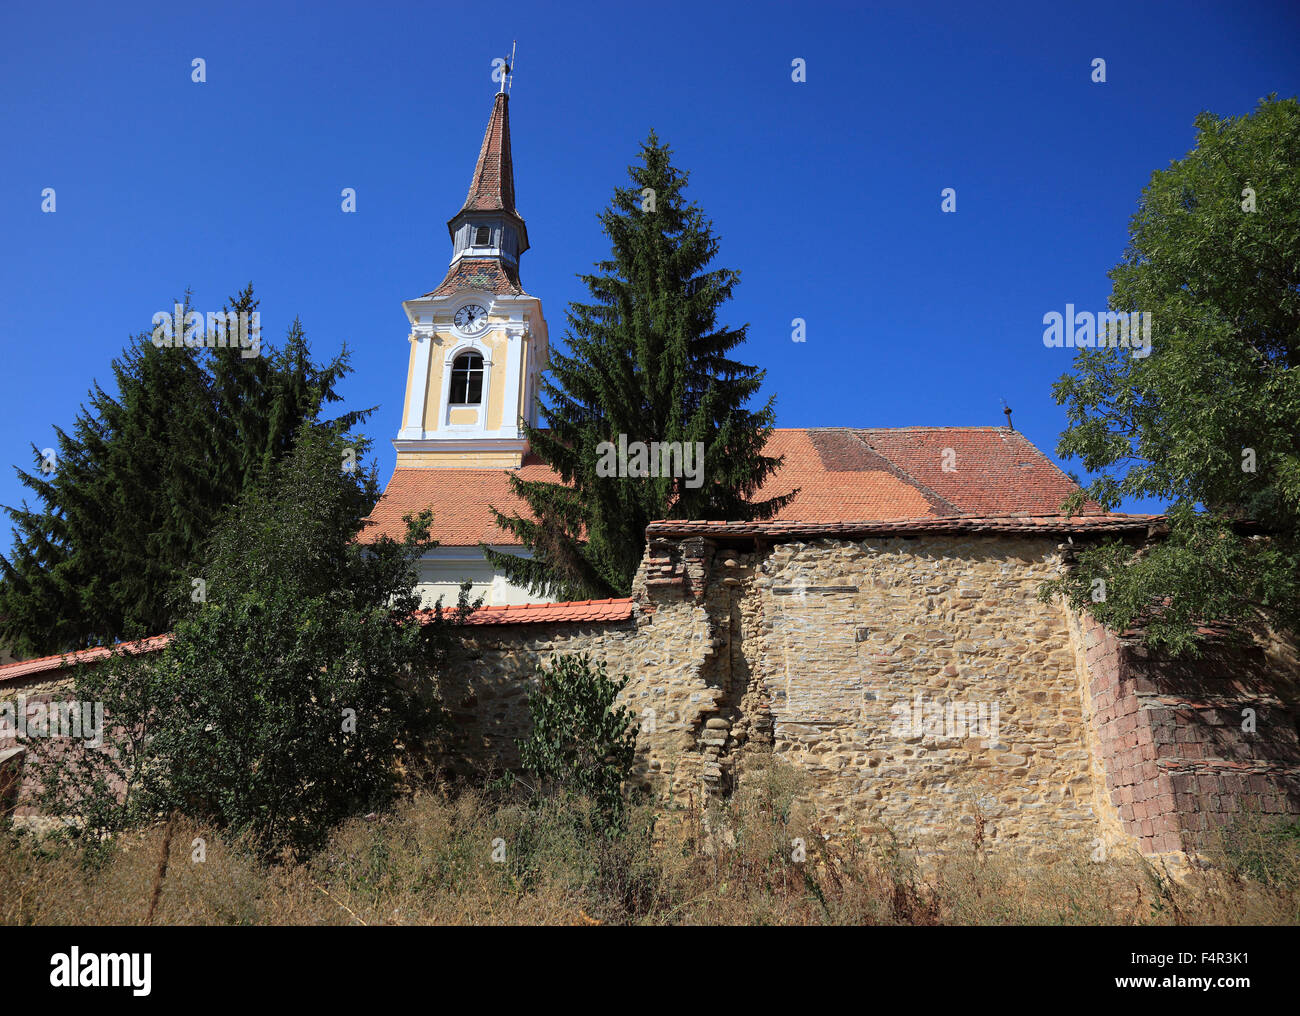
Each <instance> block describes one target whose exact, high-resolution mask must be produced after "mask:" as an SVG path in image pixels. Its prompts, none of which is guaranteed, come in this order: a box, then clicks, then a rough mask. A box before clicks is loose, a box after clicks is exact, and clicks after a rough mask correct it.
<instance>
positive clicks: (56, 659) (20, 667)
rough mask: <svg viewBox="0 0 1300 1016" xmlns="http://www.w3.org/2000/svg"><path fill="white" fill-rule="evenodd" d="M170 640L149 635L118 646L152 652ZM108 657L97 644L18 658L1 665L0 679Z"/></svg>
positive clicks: (168, 636)
mask: <svg viewBox="0 0 1300 1016" xmlns="http://www.w3.org/2000/svg"><path fill="white" fill-rule="evenodd" d="M171 640H172V637H171V635H151V636H150V637H149V638H147V639H139V640H138V641H135V642H123V643H121V644H120V647H121V649H122V651H123V652H126V653H152V652H155V651H156V650H159V649H164V648H166V646H167V644H168V643H169V642H171ZM108 657H109V650H108V649H107V648H105V647H104V646H97V647H96V648H94V649H82V650H79V651H77V652H75V653H55V654H54V655H53V656H38V657H36V658H35V659H32V660H19V661H18V662H17V663H6V664H5V665H4V666H3V667H0V681H12V680H14V679H16V678H19V677H27V676H28V675H30V674H42V673H45V672H46V671H50V670H64V669H66V668H70V667H74V666H76V665H77V664H79V663H94V662H95V661H97V660H106V659H108Z"/></svg>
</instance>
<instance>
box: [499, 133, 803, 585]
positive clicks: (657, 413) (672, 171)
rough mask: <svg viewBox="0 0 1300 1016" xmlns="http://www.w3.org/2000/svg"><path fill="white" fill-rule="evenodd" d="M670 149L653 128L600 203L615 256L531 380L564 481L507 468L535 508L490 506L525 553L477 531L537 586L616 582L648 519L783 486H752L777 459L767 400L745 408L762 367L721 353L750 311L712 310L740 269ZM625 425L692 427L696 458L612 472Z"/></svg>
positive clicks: (545, 437)
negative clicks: (721, 261)
mask: <svg viewBox="0 0 1300 1016" xmlns="http://www.w3.org/2000/svg"><path fill="white" fill-rule="evenodd" d="M671 155H672V152H671V150H670V149H669V148H668V147H667V146H666V145H664V144H662V143H660V141H659V139H658V137H657V136H656V135H655V133H654V131H651V132H650V135H649V137H648V138H647V140H646V141H645V142H644V143H643V144H642V146H641V153H640V158H641V162H640V164H639V165H633V166H630V167H629V169H628V172H629V175H630V177H631V181H632V186H630V187H619V188H616V189H615V191H614V197H613V200H612V201H611V203H610V205H609V207H608V208H607V209H606V210H605V211H604V212H602V213H601V216H600V221H601V225H602V226H603V227H604V231H605V233H606V235H607V236H608V237H609V239H610V241H611V245H612V249H611V255H610V257H609V258H608V259H607V260H604V261H601V262H598V263H597V264H596V266H595V267H596V272H595V273H594V274H589V275H583V276H581V278H582V281H583V283H584V284H585V285H586V287H587V289H588V291H589V292H590V293H591V297H592V302H591V303H574V304H572V305H570V307H569V311H568V321H569V331H568V334H567V335H566V337H565V341H566V344H567V346H568V348H569V351H570V352H569V354H568V355H563V354H558V353H557V354H554V355H553V356H552V362H551V369H550V376H549V377H547V378H545V379H544V380H543V382H542V385H541V394H542V395H543V397H544V402H543V407H542V411H543V414H544V416H545V418H546V421H547V423H548V424H549V425H550V429H549V430H547V429H541V428H535V427H532V426H529V425H527V424H525V427H524V429H525V433H526V435H527V437H528V440H529V443H530V445H531V447H532V450H533V452H534V453H535V454H536V455H537V456H539V457H540V458H541V459H542V460H543V461H544V462H546V463H548V464H550V466H551V467H552V468H553V469H554V470H555V471H556V472H557V473H558V474H559V475H560V477H561V478H562V480H563V482H562V483H553V482H547V481H522V480H520V479H519V478H518V477H517V476H514V475H512V476H511V478H510V479H511V485H512V486H513V488H514V490H515V492H516V494H518V495H519V497H520V498H521V499H522V500H523V501H524V502H525V503H526V504H527V505H528V507H529V509H530V510H531V513H532V516H533V517H532V518H526V517H524V516H522V515H515V516H511V517H507V516H505V515H503V514H502V513H500V512H498V511H496V510H495V509H493V511H494V514H495V516H496V519H497V523H498V524H499V525H500V526H502V527H503V528H505V529H506V530H508V531H509V532H511V533H513V534H515V535H516V536H517V537H518V538H519V539H520V541H521V542H522V543H523V544H524V546H525V547H527V548H528V549H529V550H530V551H531V552H532V557H531V559H525V558H521V557H517V556H515V555H511V554H505V553H499V552H496V551H493V550H492V549H491V548H489V547H486V546H484V547H483V548H482V549H483V552H484V554H485V555H486V556H487V558H488V560H489V561H490V562H492V564H493V565H494V566H496V567H498V568H500V569H502V570H503V571H504V572H505V574H506V575H507V576H508V577H509V578H510V580H511V581H513V582H515V583H517V584H520V585H525V586H527V587H529V588H530V589H531V590H532V592H533V593H535V594H543V595H558V596H560V597H563V598H574V599H576V598H585V597H603V596H615V595H626V594H627V592H628V591H629V590H630V588H631V584H632V578H633V576H634V575H635V573H636V569H637V566H638V564H639V562H640V560H641V556H642V551H643V549H644V547H645V527H646V524H647V523H649V522H651V521H654V520H655V519H664V518H692V519H729V520H751V519H767V518H771V517H772V516H773V515H775V514H776V512H778V511H779V510H780V509H781V507H782V506H783V505H785V504H786V503H788V501H789V500H790V498H791V497H793V493H791V494H787V495H784V496H782V497H779V498H771V499H767V500H763V501H755V500H753V498H754V495H755V494H756V493H757V491H758V489H759V488H760V487H761V486H762V484H763V481H764V480H765V479H766V478H767V477H768V476H770V475H771V474H772V473H773V472H775V470H776V469H777V468H778V466H779V465H780V460H779V459H774V458H771V457H769V456H765V455H764V454H763V448H764V445H765V444H766V442H767V439H768V436H769V435H770V434H771V431H772V426H773V423H774V420H775V412H774V410H773V401H774V400H773V399H772V398H769V399H768V400H767V402H766V403H765V404H764V405H763V406H762V408H760V409H757V410H751V409H747V408H746V406H747V405H748V404H749V402H750V400H751V399H752V398H754V397H755V396H756V395H757V394H758V391H759V388H760V387H761V384H762V381H763V377H764V374H765V372H764V371H762V370H759V369H757V368H755V367H751V366H748V365H746V364H744V363H741V362H739V361H737V360H734V359H732V358H731V357H730V355H729V354H730V353H731V351H732V350H734V349H735V348H736V347H737V346H738V345H740V344H741V343H742V342H744V340H745V338H746V331H747V328H748V326H747V325H744V326H741V327H739V328H728V327H726V326H724V325H720V324H719V323H718V311H719V308H720V307H721V306H722V304H723V303H725V302H726V301H727V300H728V299H730V298H731V295H732V291H733V290H734V288H735V286H736V284H737V282H738V281H739V279H740V273H739V272H736V271H733V270H731V269H726V268H709V265H710V264H711V263H712V262H713V259H714V257H715V256H716V255H717V252H718V240H717V238H716V236H715V235H714V233H713V229H712V223H711V222H710V221H709V220H707V219H706V218H705V216H704V213H703V211H702V210H701V209H700V208H699V207H698V206H697V205H696V204H694V203H688V202H687V200H686V197H685V195H684V191H685V188H686V184H687V180H688V176H689V174H687V173H685V172H682V171H680V170H678V169H676V168H675V167H674V166H673V165H672V162H671ZM620 436H622V438H623V441H624V442H625V443H626V446H628V447H634V446H635V443H636V442H642V443H644V445H645V446H646V447H647V448H649V446H650V445H651V442H656V443H659V444H661V445H662V444H663V443H670V442H679V443H680V444H681V448H682V449H683V450H685V449H687V448H688V447H689V448H694V447H695V446H696V443H697V442H698V443H699V444H700V445H702V447H703V457H702V462H701V463H698V465H699V466H701V467H702V473H701V475H700V476H698V477H692V476H689V475H676V476H672V475H668V476H665V475H659V476H653V475H651V476H646V475H639V476H638V475H627V476H610V475H608V474H609V469H608V466H609V463H610V461H611V453H612V450H613V449H615V448H619V447H623V445H621V444H620ZM627 462H628V468H627V472H628V473H629V474H633V473H635V472H638V471H640V470H639V464H638V463H637V462H636V461H635V459H634V457H633V456H632V455H629V456H628V457H627ZM647 464H648V463H647ZM691 465H692V466H695V465H697V463H694V462H691ZM659 471H660V472H662V470H659ZM674 471H675V472H677V473H679V474H681V473H688V472H691V471H693V470H686V469H678V470H674Z"/></svg>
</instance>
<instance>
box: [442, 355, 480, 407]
mask: <svg viewBox="0 0 1300 1016" xmlns="http://www.w3.org/2000/svg"><path fill="white" fill-rule="evenodd" d="M449 399H450V404H451V405H453V406H477V405H478V404H479V403H480V402H482V401H483V354H482V353H461V354H460V356H458V357H456V360H455V362H454V363H453V364H452V365H451V395H450V397H449Z"/></svg>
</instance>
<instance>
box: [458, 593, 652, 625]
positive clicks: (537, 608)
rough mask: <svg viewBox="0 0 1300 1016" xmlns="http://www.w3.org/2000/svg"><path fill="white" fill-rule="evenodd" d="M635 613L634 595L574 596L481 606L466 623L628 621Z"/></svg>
mask: <svg viewBox="0 0 1300 1016" xmlns="http://www.w3.org/2000/svg"><path fill="white" fill-rule="evenodd" d="M631 616H632V600H631V599H630V598H623V599H613V600H574V601H571V602H568V603H520V604H509V605H505V606H500V607H480V608H479V609H478V610H476V611H474V612H473V613H472V614H470V615H469V617H468V618H467V619H466V624H472V625H477V624H564V623H572V622H575V621H626V620H627V619H628V618H630V617H631Z"/></svg>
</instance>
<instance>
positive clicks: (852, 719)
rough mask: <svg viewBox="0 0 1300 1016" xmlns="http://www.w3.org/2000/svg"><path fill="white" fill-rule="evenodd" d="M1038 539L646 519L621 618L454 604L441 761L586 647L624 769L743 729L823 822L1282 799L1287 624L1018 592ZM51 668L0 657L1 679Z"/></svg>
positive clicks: (1065, 813)
mask: <svg viewBox="0 0 1300 1016" xmlns="http://www.w3.org/2000/svg"><path fill="white" fill-rule="evenodd" d="M954 528H956V527H954ZM652 530H653V527H652ZM1058 538H1059V537H1058V536H1053V535H1047V534H1037V533H1009V532H999V533H987V532H960V531H952V532H943V531H939V532H934V531H931V532H923V533H913V534H900V533H892V532H882V533H877V534H875V535H871V534H867V535H863V536H858V537H854V538H848V537H846V536H843V535H838V534H837V535H835V536H834V538H816V537H814V536H809V537H807V538H804V537H799V538H794V537H790V536H785V537H780V538H774V539H764V538H762V537H757V536H754V535H749V536H738V535H735V534H720V535H718V536H712V535H711V536H710V537H709V538H705V537H704V536H695V535H688V536H680V535H679V536H656V535H654V534H653V532H652V534H651V538H650V542H649V545H648V546H647V549H646V556H645V560H644V562H643V564H642V568H641V570H640V572H639V574H638V576H637V579H636V582H635V585H634V589H633V600H632V604H631V606H630V608H629V607H628V606H627V604H624V605H623V607H624V609H623V613H622V614H621V615H620V616H619V619H618V620H607V621H591V620H587V621H581V622H577V623H574V622H566V623H556V622H550V621H548V622H546V623H538V622H537V621H536V620H532V621H530V623H518V617H519V615H516V614H512V613H510V610H511V609H515V608H510V609H507V610H505V611H504V612H500V613H495V614H493V613H492V612H484V614H483V617H482V621H483V623H476V624H475V625H473V626H471V627H470V628H469V629H468V635H467V637H466V639H465V640H464V641H463V643H462V644H461V646H460V648H459V649H458V650H457V651H456V652H455V653H454V654H453V657H452V660H451V664H450V666H449V668H448V670H447V674H446V677H445V678H444V679H443V681H442V686H441V688H440V692H441V696H442V699H443V701H444V702H445V704H446V706H447V707H448V709H449V710H450V712H451V714H452V716H453V718H454V721H455V722H454V725H453V733H452V739H451V741H450V744H449V746H448V747H449V749H450V750H449V752H448V754H447V756H446V764H447V766H448V767H449V768H450V769H452V770H453V771H455V772H458V773H461V774H464V775H470V776H474V777H476V778H481V777H482V776H484V775H487V774H496V773H500V771H501V770H502V769H507V768H513V767H515V766H516V765H517V764H518V754H517V750H516V742H517V741H518V740H520V739H522V738H523V737H524V736H526V734H527V732H528V727H529V719H528V713H527V697H528V692H529V690H530V689H531V687H532V681H533V673H534V669H535V667H536V665H537V664H538V663H539V662H540V663H545V662H547V661H549V660H550V659H552V658H553V657H554V656H555V655H556V654H567V653H589V654H590V655H591V656H592V657H593V658H594V659H595V660H597V661H602V662H604V663H605V664H606V667H607V669H608V672H609V673H610V675H611V676H615V677H620V676H627V677H628V678H629V683H628V686H627V688H626V690H625V692H624V699H625V701H626V703H627V704H628V705H629V706H630V707H631V710H632V711H633V713H634V714H635V715H636V717H637V719H638V721H639V722H640V724H641V734H640V736H639V739H638V744H637V749H638V751H637V773H636V776H637V779H638V781H640V782H643V783H644V784H646V785H649V786H650V787H652V788H654V789H655V790H656V791H657V792H658V793H659V794H660V795H662V796H663V797H664V798H670V799H672V800H674V801H676V802H679V803H683V804H686V803H692V802H693V803H696V804H699V803H702V802H707V801H709V800H711V799H717V798H719V797H721V796H724V795H726V794H728V793H729V792H730V791H731V790H732V789H733V788H734V787H735V786H736V784H737V782H738V781H740V780H743V779H744V776H745V771H746V767H747V765H748V763H749V762H750V761H751V760H753V759H755V758H756V757H757V756H758V755H760V754H761V755H764V756H767V755H775V756H776V757H777V758H778V759H780V760H783V761H786V762H789V763H790V764H792V765H794V766H797V767H798V768H799V769H801V770H802V771H803V772H804V773H806V774H807V776H808V785H809V788H808V791H807V795H806V803H807V804H808V805H809V806H811V807H813V808H814V809H815V810H816V812H817V814H818V816H819V818H818V821H819V823H820V825H821V828H822V829H823V831H824V832H826V833H827V834H839V835H845V834H862V835H868V836H869V835H872V834H875V833H879V832H881V831H882V830H885V829H888V830H890V831H892V832H894V833H896V834H898V835H900V836H901V837H903V838H904V839H907V840H911V841H914V842H916V843H917V845H918V846H919V847H921V848H922V849H923V850H925V849H943V846H944V843H945V841H951V840H952V839H953V838H960V839H965V840H968V841H969V840H971V839H973V838H975V837H976V836H977V835H979V836H981V837H982V840H983V842H984V844H985V845H986V846H987V847H988V848H990V849H993V850H1006V851H1014V852H1016V853H1018V854H1021V855H1023V856H1027V857H1039V858H1044V857H1050V856H1051V854H1052V852H1054V851H1055V850H1057V849H1058V848H1059V847H1060V846H1061V845H1062V844H1065V843H1069V842H1071V841H1073V842H1074V843H1077V844H1080V845H1083V846H1085V847H1087V848H1089V849H1091V850H1092V851H1093V852H1094V856H1096V852H1097V850H1098V849H1099V848H1100V849H1104V850H1108V851H1110V850H1131V849H1137V850H1140V851H1142V852H1143V853H1145V854H1161V853H1170V852H1184V851H1191V850H1194V849H1196V847H1197V846H1198V845H1199V844H1200V843H1201V841H1202V839H1203V838H1204V837H1205V835H1207V834H1208V833H1210V832H1211V831H1212V830H1213V829H1214V828H1215V827H1216V826H1218V825H1222V824H1223V823H1225V822H1227V821H1229V820H1231V819H1232V818H1233V817H1234V816H1236V815H1238V814H1240V813H1241V812H1242V811H1245V810H1257V811H1259V812H1261V813H1263V814H1267V815H1288V814H1289V815H1297V814H1300V737H1298V736H1297V728H1296V722H1295V716H1296V715H1297V705H1298V704H1300V695H1298V693H1297V686H1298V685H1300V664H1298V663H1297V656H1296V651H1295V647H1294V646H1292V645H1290V644H1289V643H1285V642H1282V641H1279V640H1276V639H1274V640H1270V641H1267V642H1262V643H1261V644H1260V645H1258V646H1256V647H1248V648H1246V649H1244V650H1233V649H1230V648H1228V647H1227V646H1224V645H1216V646H1213V647H1212V648H1211V651H1210V652H1208V653H1207V654H1206V655H1205V656H1204V657H1203V658H1202V659H1200V660H1199V661H1195V662H1192V663H1189V662H1178V661H1170V660H1165V659H1161V658H1158V657H1154V656H1151V655H1149V654H1146V653H1145V652H1144V651H1143V649H1142V648H1141V646H1140V645H1139V644H1138V643H1137V642H1136V641H1134V640H1133V639H1131V638H1123V637H1120V636H1117V635H1115V634H1113V633H1110V632H1107V631H1105V630H1104V629H1102V628H1100V627H1099V626H1098V625H1097V624H1096V623H1095V622H1094V621H1092V619H1091V618H1089V617H1086V616H1079V615H1077V614H1075V613H1074V612H1072V611H1069V610H1066V609H1065V608H1063V607H1062V606H1061V605H1060V604H1059V603H1044V602H1041V601H1040V600H1039V599H1038V589H1039V586H1040V584H1041V582H1042V581H1043V580H1044V579H1047V578H1050V577H1052V576H1053V575H1055V574H1057V573H1058V570H1059V568H1060V567H1061V565H1062V559H1061V555H1060V547H1059V545H1058V543H1057V539H1058ZM547 609H548V610H549V609H551V608H547ZM554 609H555V610H557V611H558V613H557V614H547V613H546V611H541V612H534V615H533V616H534V617H555V616H560V615H563V614H565V611H566V609H567V608H564V607H563V606H562V605H561V606H559V607H556V608H554ZM496 610H497V611H501V610H502V608H496ZM579 613H580V612H579ZM489 615H491V616H489ZM66 680H67V679H66V677H65V676H63V675H61V674H59V673H57V672H47V673H42V674H40V675H32V676H31V677H29V678H27V679H25V680H20V681H13V680H9V681H4V680H0V699H2V698H12V697H13V696H15V695H16V694H18V693H23V694H26V695H28V696H29V697H34V696H36V695H42V694H44V695H50V694H52V693H55V692H58V691H60V690H62V689H63V688H64V687H65V686H66ZM1245 709H1250V710H1253V714H1250V715H1252V716H1253V723H1251V722H1247V723H1245V725H1244V726H1243V721H1244V720H1245V719H1246V715H1247V714H1243V710H1245ZM8 747H10V746H9V745H8V744H0V750H3V749H5V748H8ZM18 761H20V756H19V757H14V758H11V759H8V760H7V769H8V771H10V772H12V770H13V769H14V768H15V766H16V764H17V762H18ZM977 830H978V833H977Z"/></svg>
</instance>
